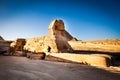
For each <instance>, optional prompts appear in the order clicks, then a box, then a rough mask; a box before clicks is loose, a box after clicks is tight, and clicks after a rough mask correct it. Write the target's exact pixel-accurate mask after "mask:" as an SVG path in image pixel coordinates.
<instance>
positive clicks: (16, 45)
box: [9, 39, 26, 56]
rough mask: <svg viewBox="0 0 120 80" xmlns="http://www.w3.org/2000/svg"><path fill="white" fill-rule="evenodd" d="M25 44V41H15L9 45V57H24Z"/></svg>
mask: <svg viewBox="0 0 120 80" xmlns="http://www.w3.org/2000/svg"><path fill="white" fill-rule="evenodd" d="M25 43H26V40H25V39H16V40H15V41H14V42H12V43H11V44H10V52H9V53H10V55H14V56H24V55H25V53H24V52H23V51H24V49H23V47H24V45H25Z"/></svg>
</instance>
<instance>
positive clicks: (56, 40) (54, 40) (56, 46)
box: [24, 20, 75, 52]
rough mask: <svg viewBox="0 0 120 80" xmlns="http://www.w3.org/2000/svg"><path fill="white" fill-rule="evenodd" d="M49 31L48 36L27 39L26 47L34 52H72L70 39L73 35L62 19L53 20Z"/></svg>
mask: <svg viewBox="0 0 120 80" xmlns="http://www.w3.org/2000/svg"><path fill="white" fill-rule="evenodd" d="M48 31H49V32H48V36H43V37H38V38H32V39H26V44H25V46H24V49H25V50H28V51H32V52H72V48H71V46H70V45H69V44H68V41H70V40H72V39H73V37H72V36H71V35H70V34H69V33H68V32H67V31H66V30H65V26H64V23H63V21H62V20H54V21H52V23H51V24H50V26H49V28H48ZM74 40H75V39H74ZM49 49H50V50H49Z"/></svg>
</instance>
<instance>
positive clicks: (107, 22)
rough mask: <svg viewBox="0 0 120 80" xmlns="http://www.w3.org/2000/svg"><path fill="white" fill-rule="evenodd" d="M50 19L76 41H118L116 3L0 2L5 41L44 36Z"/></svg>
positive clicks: (71, 0)
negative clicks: (59, 21) (58, 22)
mask: <svg viewBox="0 0 120 80" xmlns="http://www.w3.org/2000/svg"><path fill="white" fill-rule="evenodd" d="M54 19H62V20H63V21H64V22H65V27H66V30H67V31H68V32H69V33H70V34H71V35H73V36H74V37H76V38H77V39H79V40H97V39H114V38H120V1H119V0H0V35H1V36H2V37H3V38H4V39H6V40H14V39H16V38H33V37H39V36H44V35H47V34H48V26H49V24H50V22H51V21H52V20H54Z"/></svg>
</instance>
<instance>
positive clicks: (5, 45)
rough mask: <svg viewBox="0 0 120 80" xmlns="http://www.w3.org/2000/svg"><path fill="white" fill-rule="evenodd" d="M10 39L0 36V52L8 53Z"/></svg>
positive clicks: (2, 53)
mask: <svg viewBox="0 0 120 80" xmlns="http://www.w3.org/2000/svg"><path fill="white" fill-rule="evenodd" d="M11 42H12V41H6V40H4V39H3V38H2V37H1V36H0V54H1V55H8V53H9V48H10V44H11Z"/></svg>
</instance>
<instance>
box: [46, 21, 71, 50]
mask: <svg viewBox="0 0 120 80" xmlns="http://www.w3.org/2000/svg"><path fill="white" fill-rule="evenodd" d="M48 30H49V34H48V37H49V39H50V40H51V41H53V44H51V45H52V46H51V47H52V48H53V49H54V50H53V52H67V51H69V50H72V48H71V46H70V45H69V44H68V41H70V40H72V39H73V37H72V36H71V35H70V34H69V33H68V32H67V31H66V30H65V26H64V22H63V21H62V20H54V21H53V22H52V23H51V24H50V26H49V28H48Z"/></svg>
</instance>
